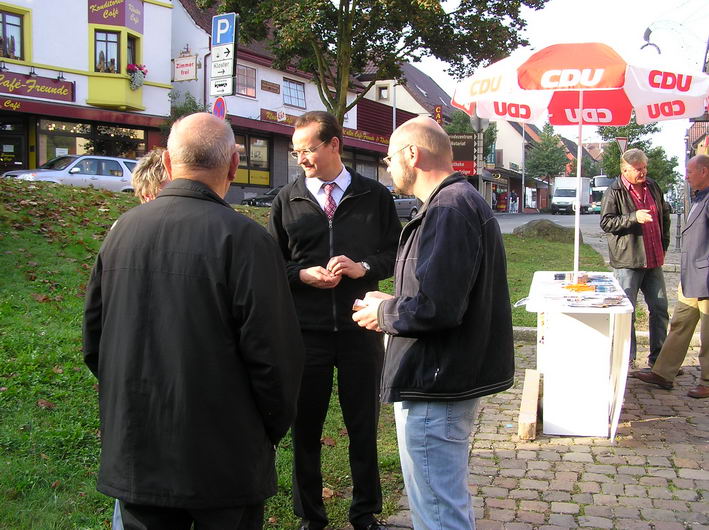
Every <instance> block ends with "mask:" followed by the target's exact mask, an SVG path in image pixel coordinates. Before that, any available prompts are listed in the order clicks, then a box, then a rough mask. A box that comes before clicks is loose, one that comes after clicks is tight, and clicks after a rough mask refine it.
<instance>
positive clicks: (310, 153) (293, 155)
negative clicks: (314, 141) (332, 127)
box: [290, 140, 328, 160]
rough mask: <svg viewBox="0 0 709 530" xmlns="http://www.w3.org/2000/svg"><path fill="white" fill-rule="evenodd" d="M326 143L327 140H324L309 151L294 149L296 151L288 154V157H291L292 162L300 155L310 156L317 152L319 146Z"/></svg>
mask: <svg viewBox="0 0 709 530" xmlns="http://www.w3.org/2000/svg"><path fill="white" fill-rule="evenodd" d="M327 142H328V140H324V141H322V142H320V143H319V144H318V145H316V146H315V147H312V148H310V149H296V150H294V151H291V152H290V156H291V157H293V160H298V159H299V158H300V156H301V155H303V156H308V155H312V154H313V153H314V152H315V151H317V150H318V148H319V147H320V146H321V145H323V144H324V143H327Z"/></svg>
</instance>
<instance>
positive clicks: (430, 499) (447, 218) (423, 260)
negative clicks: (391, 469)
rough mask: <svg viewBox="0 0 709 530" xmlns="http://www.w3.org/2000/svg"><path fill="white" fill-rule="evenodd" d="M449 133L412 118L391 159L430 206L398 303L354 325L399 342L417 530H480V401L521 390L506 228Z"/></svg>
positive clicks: (381, 303) (407, 258) (404, 248)
mask: <svg viewBox="0 0 709 530" xmlns="http://www.w3.org/2000/svg"><path fill="white" fill-rule="evenodd" d="M452 159H453V154H452V150H451V145H450V140H449V138H448V135H447V134H446V133H445V131H444V130H443V129H442V128H441V127H440V126H439V125H438V124H437V123H436V122H435V121H433V120H432V119H430V118H425V117H421V118H414V119H413V120H409V121H408V122H406V123H405V124H403V125H402V126H401V127H399V128H398V129H397V130H396V131H395V132H394V134H393V135H392V137H391V142H390V144H389V156H388V157H386V158H385V159H384V160H385V161H386V162H387V164H388V165H389V171H390V173H391V175H392V177H393V179H394V184H395V186H396V187H397V188H398V189H399V190H400V191H401V193H406V194H413V195H415V196H416V197H418V198H419V199H420V200H421V201H423V203H424V204H423V207H422V208H421V210H420V212H419V214H418V215H417V216H416V217H415V218H414V219H413V220H412V221H411V222H410V223H408V224H407V225H406V226H405V227H404V231H403V233H402V235H401V240H400V242H399V250H398V254H397V257H396V265H395V271H394V278H395V286H396V293H395V296H394V297H391V296H389V295H386V294H383V293H380V292H370V293H367V295H366V297H365V298H364V302H365V304H366V306H365V307H364V309H361V310H359V311H357V312H356V313H354V314H353V319H354V320H355V321H357V322H358V324H359V325H360V326H363V327H366V328H367V329H371V330H380V331H384V332H385V333H387V334H388V335H390V340H389V344H388V346H387V351H386V357H385V360H384V375H383V377H382V400H384V401H393V402H394V413H395V417H396V428H397V439H398V443H399V454H400V457H401V467H402V471H403V474H404V484H405V486H406V491H407V493H408V496H409V505H410V507H411V516H412V519H413V523H414V528H416V529H424V528H425V529H434V528H435V529H446V528H455V529H465V528H471V529H472V528H475V519H474V515H473V506H472V502H471V498H470V493H469V491H468V481H467V478H468V446H469V438H470V434H471V431H472V426H473V420H474V418H475V414H476V410H477V407H478V401H479V398H480V397H482V396H486V395H489V394H494V393H496V392H502V391H503V390H506V389H507V388H509V387H511V386H512V384H513V377H514V347H513V344H512V313H511V306H510V297H509V292H508V288H507V265H506V258H505V249H504V246H503V242H502V235H501V233H500V227H499V226H498V224H497V221H496V220H495V217H494V216H493V213H492V210H491V209H490V207H489V206H488V205H487V203H486V202H485V200H484V199H483V198H482V197H481V196H480V194H479V193H478V192H477V191H476V190H475V189H474V188H473V186H472V185H471V184H470V183H469V182H468V181H467V179H466V178H465V176H464V175H462V174H460V173H455V172H453V168H452Z"/></svg>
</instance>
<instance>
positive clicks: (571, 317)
mask: <svg viewBox="0 0 709 530" xmlns="http://www.w3.org/2000/svg"><path fill="white" fill-rule="evenodd" d="M561 274H563V275H565V276H566V275H570V274H572V273H567V272H554V271H538V272H536V273H535V274H534V278H533V280H532V285H531V288H530V291H529V297H528V299H527V304H526V305H527V311H530V312H536V313H537V369H538V370H539V371H540V372H541V373H542V375H543V378H544V397H543V402H542V406H543V416H544V422H543V432H544V433H545V434H559V435H568V436H604V437H610V438H611V439H613V438H615V434H616V431H617V429H618V420H619V418H620V410H621V407H622V405H623V395H624V393H625V382H626V378H627V375H628V359H629V355H630V326H631V322H632V319H631V317H632V312H633V306H632V304H631V303H630V301H629V300H628V298H627V297H625V293H624V292H623V290H622V289H621V288H620V285H619V284H618V282H617V281H616V279H615V278H614V277H613V275H612V273H609V272H589V273H580V274H588V275H589V276H591V277H593V278H596V279H599V280H600V281H602V282H603V283H604V284H605V286H604V287H603V288H602V289H604V290H606V291H607V292H603V293H589V292H572V291H569V290H567V289H564V288H563V286H564V285H565V284H569V283H572V282H571V281H568V280H558V279H556V280H555V279H554V278H555V275H556V276H558V275H561ZM606 297H622V300H621V301H620V303H619V304H618V305H610V306H608V307H593V306H594V305H602V302H603V299H604V298H606Z"/></svg>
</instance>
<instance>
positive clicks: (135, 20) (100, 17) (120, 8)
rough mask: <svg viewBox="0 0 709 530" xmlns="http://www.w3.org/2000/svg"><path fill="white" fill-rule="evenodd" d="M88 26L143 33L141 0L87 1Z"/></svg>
mask: <svg viewBox="0 0 709 530" xmlns="http://www.w3.org/2000/svg"><path fill="white" fill-rule="evenodd" d="M88 7H89V24H110V25H112V26H125V27H126V28H128V29H132V30H133V31H137V32H138V33H143V0H88Z"/></svg>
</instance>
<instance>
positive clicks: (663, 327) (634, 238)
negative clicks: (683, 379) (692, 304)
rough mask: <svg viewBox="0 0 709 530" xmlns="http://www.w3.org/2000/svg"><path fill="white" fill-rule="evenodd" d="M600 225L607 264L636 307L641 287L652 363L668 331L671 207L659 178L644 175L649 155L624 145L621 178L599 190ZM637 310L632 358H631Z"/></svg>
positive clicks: (634, 349)
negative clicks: (664, 271) (667, 260)
mask: <svg viewBox="0 0 709 530" xmlns="http://www.w3.org/2000/svg"><path fill="white" fill-rule="evenodd" d="M601 228H602V229H603V231H604V232H607V233H608V236H607V237H608V252H609V255H610V264H611V267H613V269H615V271H614V272H615V276H616V278H617V279H618V282H619V283H620V285H621V287H622V288H623V290H624V291H625V294H626V295H627V296H628V298H629V299H630V302H631V303H632V304H633V307H635V305H636V302H637V298H638V291H642V293H643V296H644V297H645V302H646V303H647V306H648V310H649V311H650V326H649V328H650V355H649V357H648V364H649V365H650V366H652V365H653V364H655V360H656V359H657V356H658V355H659V354H660V350H661V349H662V344H663V343H664V342H665V337H666V336H667V323H668V322H669V316H668V314H667V292H666V290H665V278H664V276H663V274H662V265H663V263H664V261H665V251H666V250H667V247H668V246H669V244H670V209H669V207H668V206H667V203H666V202H665V199H664V197H663V196H662V191H661V190H660V187H659V186H658V185H657V183H656V182H655V181H654V180H652V179H649V178H647V156H646V155H645V153H643V152H642V151H641V150H640V149H628V150H627V151H626V152H625V153H623V155H622V157H621V161H620V177H618V178H617V179H616V180H615V182H613V183H612V184H611V185H610V186H608V189H607V190H606V192H605V193H604V194H603V203H602V206H601ZM636 350H637V347H636V342H635V313H633V327H632V331H631V337H630V360H631V361H635V357H636Z"/></svg>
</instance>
